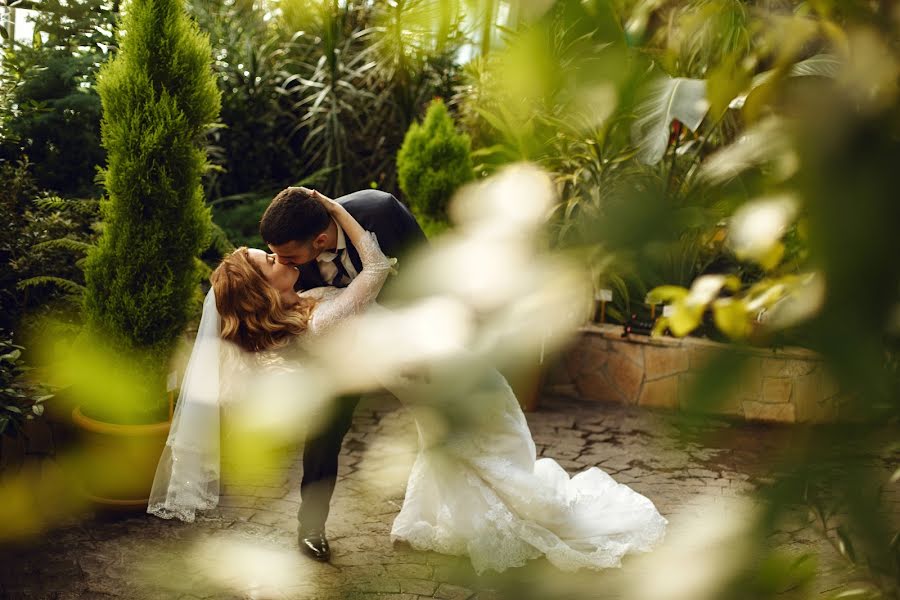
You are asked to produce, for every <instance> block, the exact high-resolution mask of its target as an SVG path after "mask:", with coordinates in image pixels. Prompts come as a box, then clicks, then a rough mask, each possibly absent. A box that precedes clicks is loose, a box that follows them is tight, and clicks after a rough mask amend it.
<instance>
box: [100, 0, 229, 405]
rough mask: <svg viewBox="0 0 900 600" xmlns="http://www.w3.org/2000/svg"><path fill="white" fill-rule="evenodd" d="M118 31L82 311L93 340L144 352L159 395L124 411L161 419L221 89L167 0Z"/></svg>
mask: <svg viewBox="0 0 900 600" xmlns="http://www.w3.org/2000/svg"><path fill="white" fill-rule="evenodd" d="M122 29H123V30H124V31H125V32H127V33H126V34H125V35H124V36H123V37H122V38H121V40H120V44H121V45H120V49H119V53H118V54H117V55H116V57H115V58H114V59H113V60H111V61H109V62H108V63H106V65H104V67H103V69H102V70H101V72H100V76H99V79H98V90H99V93H100V97H101V99H102V101H103V123H102V135H103V144H104V147H105V148H106V151H107V157H108V163H107V169H106V171H105V172H104V177H103V183H104V186H105V188H106V191H107V194H108V201H106V202H105V203H104V205H103V217H104V225H105V227H104V230H103V234H102V236H101V238H100V241H99V243H98V246H97V248H96V250H95V251H93V252H91V253H90V254H89V256H88V259H87V262H86V265H85V276H86V283H87V292H86V294H85V309H86V315H87V321H88V325H89V326H90V329H91V331H92V332H93V333H96V334H98V335H99V336H100V339H103V340H105V343H107V344H109V345H110V346H111V347H113V348H121V349H122V353H123V354H128V355H133V354H135V353H140V354H141V358H142V360H144V361H146V362H144V363H143V364H144V365H145V375H146V387H147V389H148V390H150V391H151V392H153V393H151V394H150V395H151V397H156V398H158V399H159V401H158V402H157V403H156V405H151V406H136V407H134V412H133V414H132V415H130V417H129V418H130V419H133V420H134V421H138V422H148V421H150V422H152V421H156V420H163V419H165V394H164V382H165V371H166V368H167V363H168V360H169V357H170V354H171V352H172V349H173V345H174V343H175V341H176V339H177V337H178V336H179V335H180V334H181V332H182V330H183V328H184V326H185V324H186V322H187V319H188V317H189V315H190V310H191V309H190V307H191V303H192V300H193V299H194V298H195V296H196V294H197V265H196V263H195V258H196V256H197V255H198V253H199V252H200V251H201V250H203V249H204V248H206V245H207V241H208V236H209V219H210V218H209V209H208V208H206V206H205V205H204V202H203V192H202V189H201V175H202V173H203V170H204V168H205V165H206V157H205V151H204V145H203V141H204V140H203V136H204V133H205V132H206V130H207V128H208V127H209V125H210V124H211V123H212V122H213V121H215V119H216V117H217V115H218V110H219V91H218V89H217V87H216V82H215V79H214V77H213V75H212V72H211V69H210V63H211V56H210V52H211V50H210V45H209V41H208V40H207V38H206V37H205V35H203V34H201V33H200V31H199V30H198V28H197V26H196V25H195V24H194V23H192V22H191V20H190V19H189V17H188V16H187V14H186V13H185V12H184V9H183V6H182V4H181V3H180V2H178V1H177V0H148V1H146V2H139V3H135V4H132V5H130V7H129V10H128V12H127V13H126V14H125V17H124V19H123V22H122ZM99 416H100V417H101V418H102V415H99Z"/></svg>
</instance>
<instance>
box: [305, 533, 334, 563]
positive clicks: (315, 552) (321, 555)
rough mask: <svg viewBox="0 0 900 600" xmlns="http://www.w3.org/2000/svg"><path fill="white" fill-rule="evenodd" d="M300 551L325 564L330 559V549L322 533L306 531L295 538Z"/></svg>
mask: <svg viewBox="0 0 900 600" xmlns="http://www.w3.org/2000/svg"><path fill="white" fill-rule="evenodd" d="M297 537H298V538H299V539H298V542H299V543H300V549H301V550H302V551H303V552H305V553H306V554H307V555H308V556H309V557H310V558H314V559H315V560H320V561H322V562H326V561H328V560H330V559H331V549H330V548H329V547H328V540H327V539H326V538H325V532H324V531H306V532H302V533H300V534H299V535H298V536H297Z"/></svg>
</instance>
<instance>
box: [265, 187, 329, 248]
mask: <svg viewBox="0 0 900 600" xmlns="http://www.w3.org/2000/svg"><path fill="white" fill-rule="evenodd" d="M330 223H331V217H330V216H329V215H328V211H327V210H325V207H324V206H322V204H321V203H320V202H319V201H318V200H316V199H315V198H313V197H312V196H310V195H309V194H307V193H306V192H304V191H303V190H301V189H300V188H298V187H289V188H285V189H283V190H281V191H280V192H279V193H278V195H277V196H275V198H274V199H273V200H272V202H271V203H269V207H268V208H267V209H266V212H264V213H263V216H262V219H260V220H259V234H260V235H261V236H262V239H263V241H264V242H265V243H267V244H271V245H273V246H280V245H282V244H286V243H288V242H293V241H297V242H308V241H309V240H311V239H313V238H314V237H316V236H317V235H319V234H320V233H322V232H323V231H325V230H326V229H328V225H329V224H330Z"/></svg>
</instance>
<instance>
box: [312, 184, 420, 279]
mask: <svg viewBox="0 0 900 600" xmlns="http://www.w3.org/2000/svg"><path fill="white" fill-rule="evenodd" d="M336 200H337V202H340V203H341V205H342V206H343V207H344V208H346V209H347V212H348V213H350V214H351V215H352V216H353V218H354V219H356V220H357V221H359V224H360V225H362V227H363V229H365V230H366V231H371V232H373V233H374V234H375V235H376V236H377V237H378V245H379V246H381V251H382V252H384V253H385V255H387V256H390V257H402V256H403V254H404V253H405V252H406V251H408V250H409V249H410V248H412V247H414V246H416V245H418V244H420V243H423V242H425V234H424V233H423V232H422V228H421V227H419V224H418V223H417V222H416V218H415V217H413V216H412V213H411V212H409V209H408V208H406V207H405V206H404V205H403V203H401V202H400V201H399V200H397V199H396V198H395V197H394V196H393V195H391V194H389V193H387V192H382V191H381V190H360V191H358V192H353V193H352V194H347V195H346V196H341V197H340V198H336ZM347 253H348V254H349V255H350V260H351V261H353V265H354V266H355V267H356V271H357V272H359V271H361V270H362V261H361V260H360V259H359V253H358V252H357V251H356V248H354V247H353V244H352V243H351V242H350V240H349V239H347ZM297 269H298V270H299V271H300V277H299V278H298V279H297V283H296V284H295V285H294V289H296V290H298V291H300V290H308V289H312V288H316V287H322V286H327V285H328V284H327V283H326V282H325V280H324V279H322V274H321V273H319V264H318V262H317V261H311V262H308V263H306V264H304V265H300V266H299V267H297Z"/></svg>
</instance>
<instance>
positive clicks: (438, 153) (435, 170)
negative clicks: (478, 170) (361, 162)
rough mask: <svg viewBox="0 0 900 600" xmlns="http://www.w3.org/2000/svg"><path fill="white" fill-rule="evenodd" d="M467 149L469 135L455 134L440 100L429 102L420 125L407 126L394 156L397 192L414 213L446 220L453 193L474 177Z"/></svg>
mask: <svg viewBox="0 0 900 600" xmlns="http://www.w3.org/2000/svg"><path fill="white" fill-rule="evenodd" d="M469 149H470V142H469V136H467V135H465V134H461V133H458V132H457V131H456V129H455V128H454V126H453V119H452V118H451V117H450V114H449V113H448V112H447V107H446V106H445V105H444V102H443V101H442V100H440V99H436V100H434V101H433V102H432V103H431V106H429V107H428V112H427V113H426V114H425V120H424V121H423V122H422V123H421V124H419V123H413V124H412V125H411V126H410V128H409V130H408V131H407V132H406V137H405V138H404V140H403V146H402V147H401V148H400V152H399V153H397V172H398V176H399V181H400V189H402V190H403V193H404V194H405V195H406V198H407V201H408V202H409V204H410V206H411V207H412V208H413V210H414V211H415V212H416V213H417V214H419V215H423V216H425V217H429V218H432V219H436V220H439V221H440V220H445V219H446V218H447V203H448V201H449V200H450V197H451V196H452V195H453V192H455V191H456V189H457V188H459V187H460V186H461V185H462V184H464V183H466V182H467V181H470V180H471V179H472V178H474V176H475V174H474V172H473V170H472V159H471V157H470V156H469Z"/></svg>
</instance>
